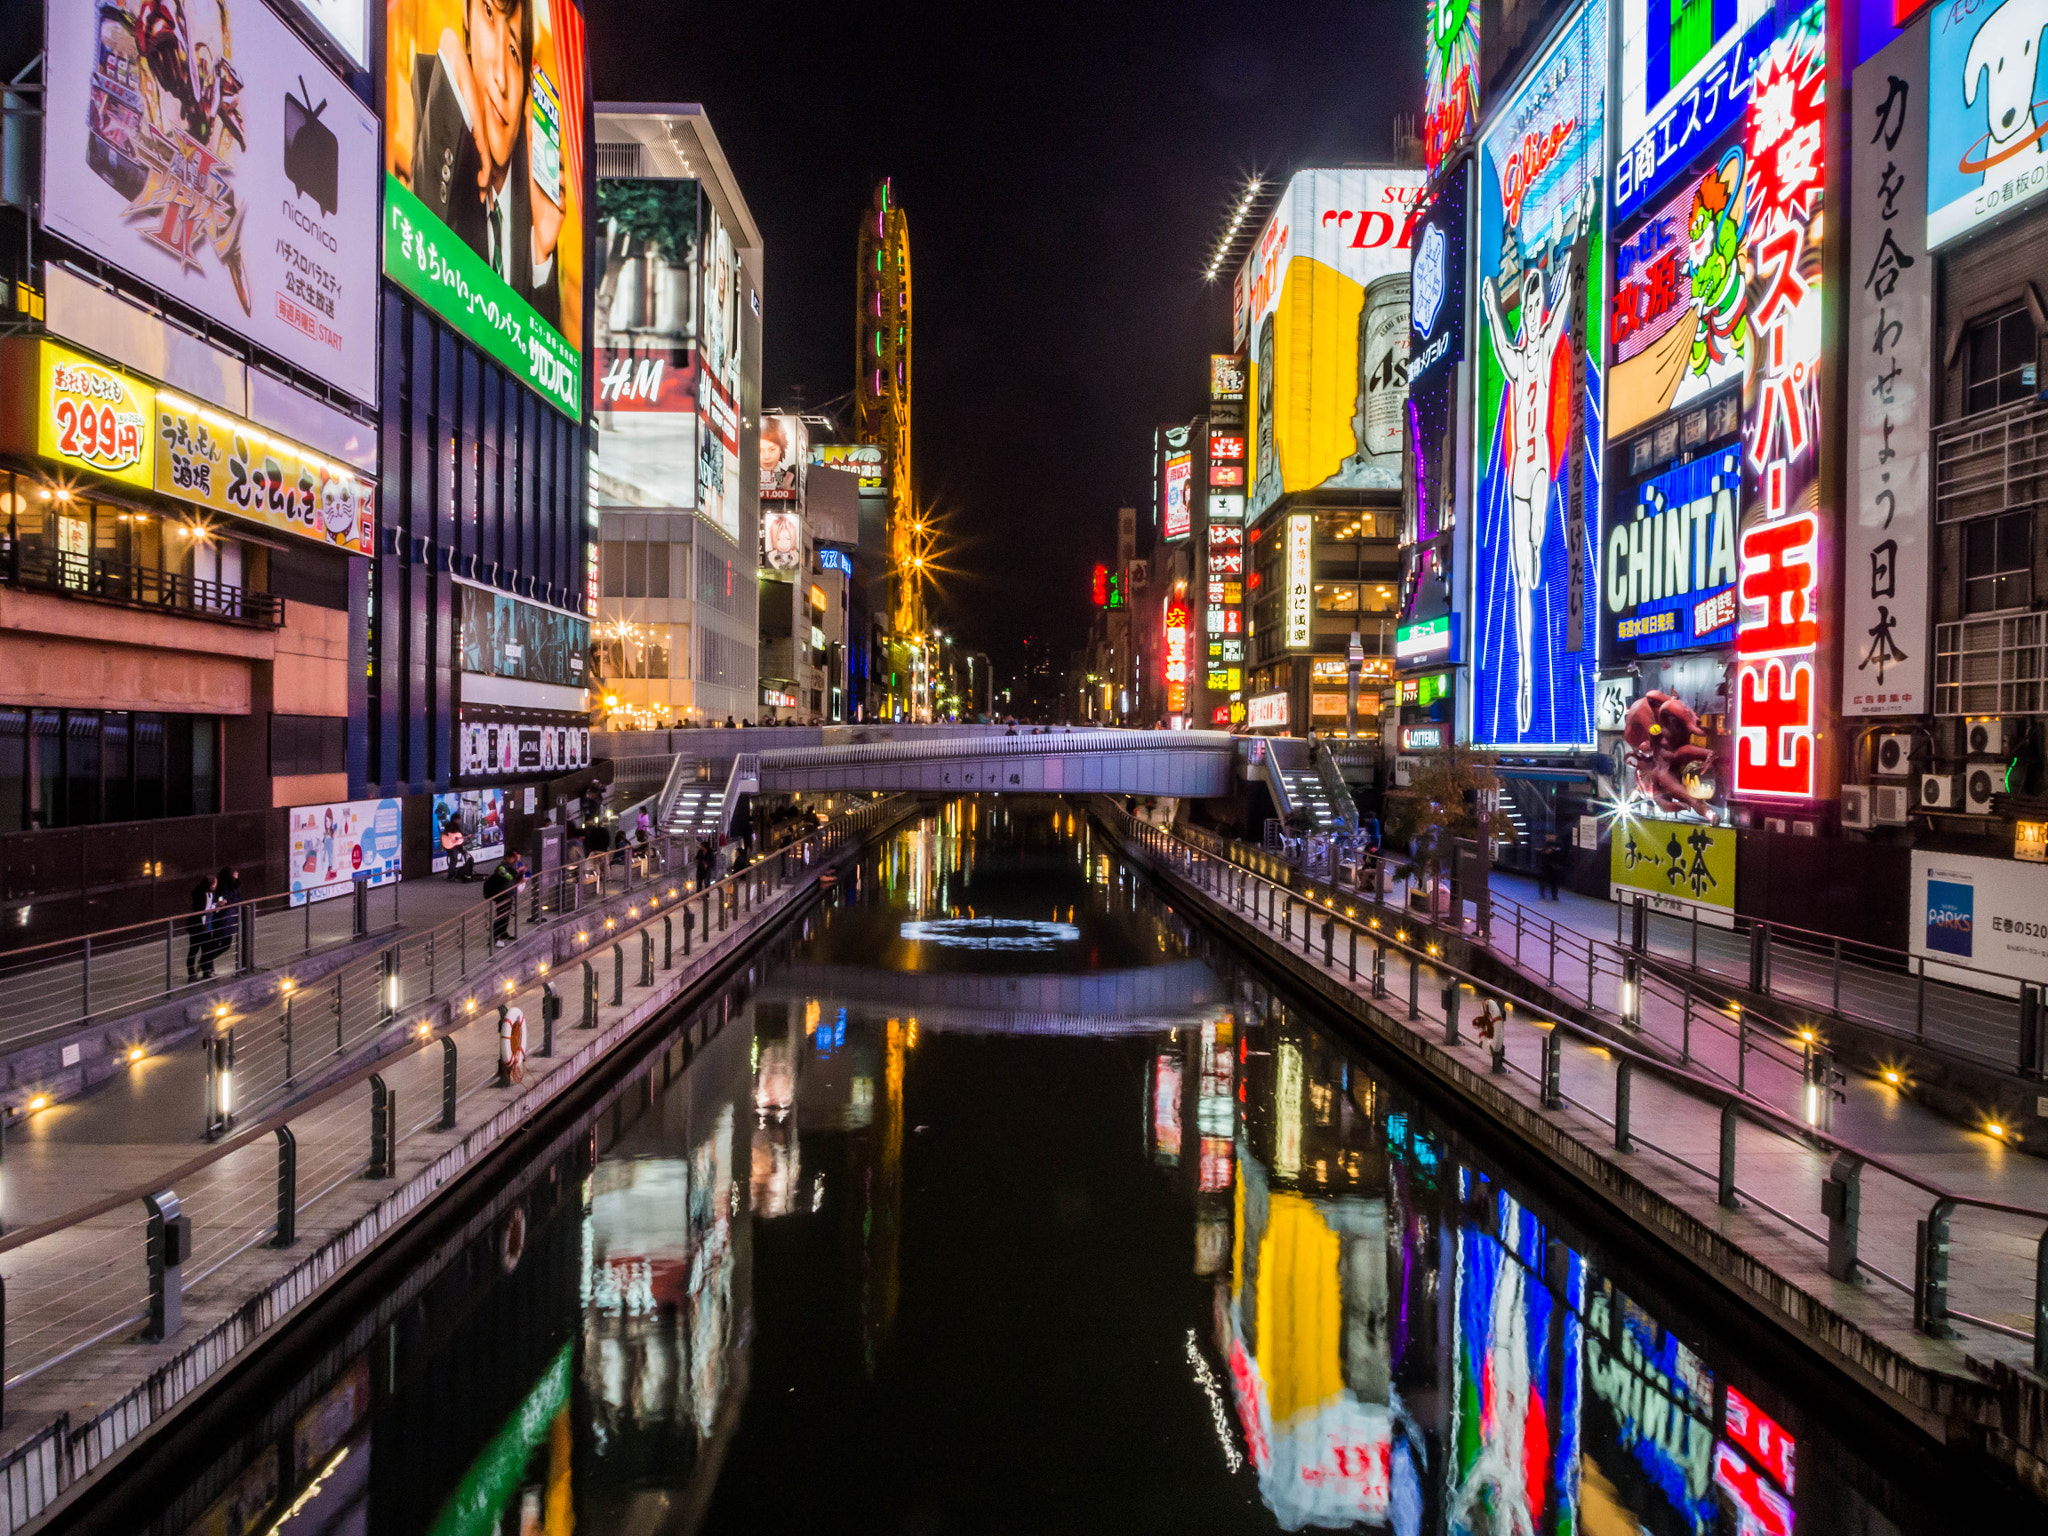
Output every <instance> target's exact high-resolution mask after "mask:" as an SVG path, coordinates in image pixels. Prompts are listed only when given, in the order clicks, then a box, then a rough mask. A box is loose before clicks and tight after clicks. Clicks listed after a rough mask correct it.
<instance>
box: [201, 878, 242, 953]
mask: <svg viewBox="0 0 2048 1536" xmlns="http://www.w3.org/2000/svg"><path fill="white" fill-rule="evenodd" d="M241 899H242V877H241V876H240V875H239V874H237V873H236V872H235V871H234V870H232V869H223V870H222V871H221V872H220V875H219V877H218V879H217V880H216V882H215V885H214V902H213V922H212V924H211V928H212V937H211V938H209V939H208V940H207V943H206V959H205V962H204V965H203V968H202V974H204V975H207V976H211V975H212V974H213V968H214V965H215V964H216V963H217V962H218V960H219V958H220V956H222V955H224V954H226V953H227V952H228V951H229V950H231V949H233V948H234V947H235V939H236V937H237V936H238V935H239V933H240V931H241V926H242V909H241V907H240V906H239V905H237V903H239V902H240V901H241ZM234 969H235V962H234V961H232V960H230V961H229V962H228V970H229V972H230V973H232V972H233V971H234Z"/></svg>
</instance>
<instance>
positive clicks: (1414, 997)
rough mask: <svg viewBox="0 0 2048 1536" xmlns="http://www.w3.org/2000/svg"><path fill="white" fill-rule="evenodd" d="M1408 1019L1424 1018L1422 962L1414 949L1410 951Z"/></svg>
mask: <svg viewBox="0 0 2048 1536" xmlns="http://www.w3.org/2000/svg"><path fill="white" fill-rule="evenodd" d="M1408 1017H1409V1018H1410V1019H1419V1018H1421V1017H1422V962H1421V961H1420V960H1418V959H1417V958H1416V955H1415V951H1414V950H1412V949H1411V950H1409V951H1408Z"/></svg>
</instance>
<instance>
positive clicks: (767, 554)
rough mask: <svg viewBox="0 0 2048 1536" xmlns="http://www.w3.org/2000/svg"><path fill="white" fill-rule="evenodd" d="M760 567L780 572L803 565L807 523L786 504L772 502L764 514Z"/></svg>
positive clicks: (762, 517)
mask: <svg viewBox="0 0 2048 1536" xmlns="http://www.w3.org/2000/svg"><path fill="white" fill-rule="evenodd" d="M763 441H764V442H765V441H766V439H765V438H764V439H763ZM763 453H764V456H765V453H766V450H765V449H764V450H763ZM761 563H762V564H763V565H766V566H768V567H769V568H770V569H771V570H777V571H793V570H795V569H796V568H797V567H798V566H800V565H802V564H803V563H804V520H803V518H802V517H801V516H800V515H799V514H797V513H795V512H792V511H790V510H789V508H788V504H787V503H774V502H771V503H769V505H768V507H767V508H765V509H764V510H763V511H762V513H761Z"/></svg>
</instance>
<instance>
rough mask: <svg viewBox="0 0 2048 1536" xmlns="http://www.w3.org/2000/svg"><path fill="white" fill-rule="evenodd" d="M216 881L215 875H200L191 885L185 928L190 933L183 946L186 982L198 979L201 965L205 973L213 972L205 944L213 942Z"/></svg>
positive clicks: (211, 958) (210, 973)
mask: <svg viewBox="0 0 2048 1536" xmlns="http://www.w3.org/2000/svg"><path fill="white" fill-rule="evenodd" d="M217 883H218V882H217V880H216V877H214V876H212V875H201V876H200V877H199V881H198V883H197V884H196V885H194V886H193V887H192V916H191V918H190V919H189V920H188V923H187V930H186V931H187V932H188V934H189V935H190V942H189V943H187V944H186V946H185V980H186V981H188V982H193V981H197V980H198V979H199V977H200V967H201V966H202V965H203V966H205V968H206V970H205V974H206V975H208V976H211V975H212V974H213V956H212V955H211V954H210V953H209V951H208V950H207V945H209V944H211V943H212V942H213V908H214V903H215V901H216V899H217V898H216V896H215V894H214V892H215V887H216V885H217Z"/></svg>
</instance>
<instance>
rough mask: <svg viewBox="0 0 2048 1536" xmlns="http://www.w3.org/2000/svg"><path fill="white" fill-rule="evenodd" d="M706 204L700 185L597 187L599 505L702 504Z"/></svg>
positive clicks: (631, 181)
mask: <svg viewBox="0 0 2048 1536" xmlns="http://www.w3.org/2000/svg"><path fill="white" fill-rule="evenodd" d="M697 204H698V188H697V183H696V182H694V181H662V180H656V179H652V178H640V177H625V178H614V177H606V178H604V179H603V180H600V181H599V182H598V184H597V204H596V207H597V227H598V232H599V236H600V238H599V240H598V242H597V252H598V255H597V260H598V280H597V293H596V298H595V300H594V302H593V310H594V313H593V315H592V317H591V318H592V339H593V342H594V344H595V348H596V354H595V355H596V374H597V391H596V394H597V398H596V400H595V402H594V404H595V406H596V411H597V451H596V452H595V454H593V455H592V465H591V476H590V493H591V499H592V500H593V501H595V502H596V503H597V504H598V505H599V506H605V507H660V508H668V509H676V510H682V509H685V508H690V507H694V506H696V505H697V351H696V342H697V281H698V275H697Z"/></svg>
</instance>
